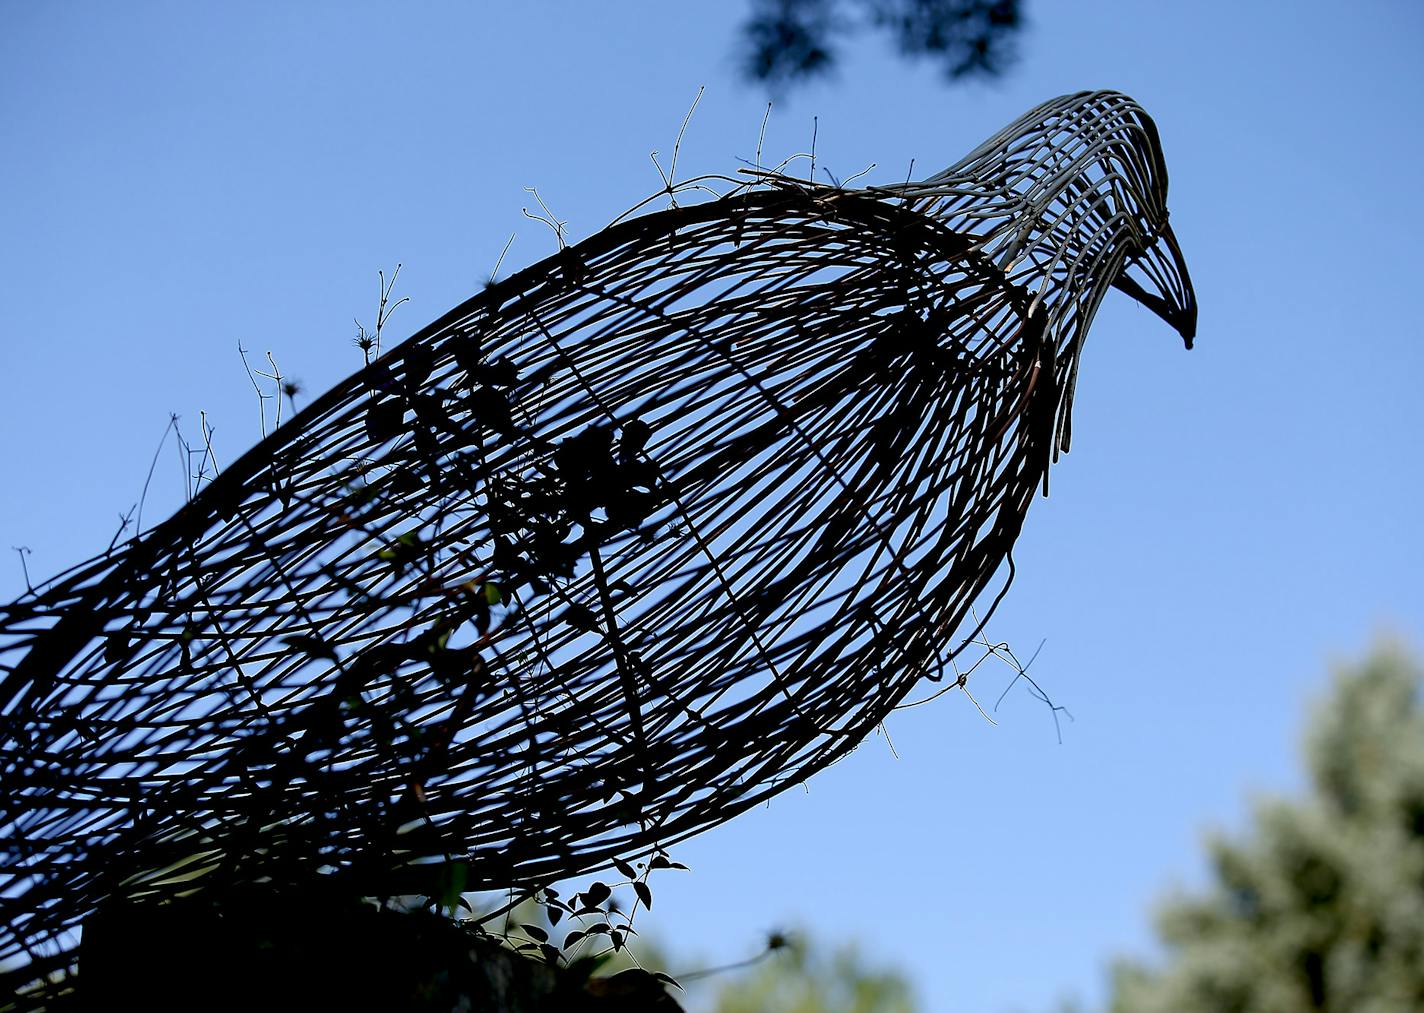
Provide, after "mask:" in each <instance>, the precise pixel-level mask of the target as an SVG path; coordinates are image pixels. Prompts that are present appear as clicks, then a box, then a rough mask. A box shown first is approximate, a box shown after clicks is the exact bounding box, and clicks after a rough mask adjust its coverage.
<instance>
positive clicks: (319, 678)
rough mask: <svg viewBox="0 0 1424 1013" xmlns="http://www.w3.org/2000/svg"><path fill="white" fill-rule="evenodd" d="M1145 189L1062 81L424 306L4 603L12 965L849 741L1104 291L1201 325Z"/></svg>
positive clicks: (613, 832)
mask: <svg viewBox="0 0 1424 1013" xmlns="http://www.w3.org/2000/svg"><path fill="white" fill-rule="evenodd" d="M1165 196H1166V173H1165V169H1164V166H1163V162H1162V156H1161V151H1160V148H1159V145H1158V141H1157V135H1156V131H1155V128H1154V127H1153V125H1152V123H1151V121H1150V120H1149V119H1148V118H1147V116H1146V115H1145V114H1144V113H1143V112H1142V111H1141V109H1139V108H1138V107H1137V106H1136V105H1135V104H1134V103H1133V102H1132V101H1131V100H1130V99H1128V98H1126V97H1124V96H1122V95H1118V94H1115V93H1110V92H1099V93H1083V94H1080V95H1075V96H1067V97H1065V98H1062V99H1058V100H1055V101H1054V102H1050V103H1047V104H1045V105H1043V106H1041V107H1039V108H1038V109H1035V110H1033V111H1032V112H1030V113H1029V114H1027V115H1026V116H1025V117H1023V118H1022V119H1021V120H1019V121H1018V122H1016V123H1014V124H1012V125H1010V126H1009V127H1007V128H1006V129H1005V130H1004V131H1002V132H1001V133H999V134H998V135H996V136H995V137H993V138H991V139H990V140H989V141H987V142H986V143H985V144H984V145H982V146H981V147H979V148H978V149H976V150H975V151H974V152H973V153H972V154H971V155H969V156H968V157H967V158H966V159H964V160H963V161H962V162H960V163H959V164H957V165H956V166H954V167H952V168H950V169H948V170H946V171H945V172H943V173H940V174H939V175H937V176H934V177H932V178H930V179H928V180H925V181H923V182H919V183H911V184H906V185H904V186H900V187H890V188H873V189H860V190H851V189H842V188H834V187H825V186H817V185H813V184H809V183H807V182H805V181H802V180H795V179H792V178H790V177H787V176H784V175H779V174H774V173H753V174H752V179H751V183H750V184H749V185H742V186H739V187H736V188H734V189H733V190H732V191H731V192H730V193H729V194H727V195H725V196H723V197H721V198H720V199H716V200H711V201H708V202H705V203H701V204H697V205H694V206H681V207H675V208H671V209H669V210H665V211H657V212H653V213H648V214H643V215H641V216H639V217H634V218H631V219H628V220H626V221H622V222H620V223H617V224H615V225H613V226H610V227H609V228H607V229H606V230H604V231H602V232H600V233H598V234H596V235H594V236H593V237H591V238H590V239H588V240H586V241H585V242H582V243H580V244H578V245H577V246H573V247H569V248H566V249H563V250H561V251H560V252H559V253H558V254H557V255H556V256H554V257H551V258H550V259H548V260H546V261H544V262H542V263H539V264H537V265H535V266H533V267H531V268H529V269H527V270H525V271H522V272H520V273H519V274H517V275H515V276H513V277H511V278H509V279H507V280H505V281H503V282H500V283H498V284H496V285H494V286H492V287H491V288H489V289H488V290H486V291H484V292H482V293H481V294H480V295H478V296H476V297H474V298H473V299H471V300H469V301H468V302H466V303H465V304H464V305H462V306H460V307H458V308H457V309H455V310H453V311H451V312H450V313H448V314H447V315H445V316H444V317H443V318H441V319H440V320H438V321H436V322H435V323H433V324H431V325H430V326H428V327H426V328H424V329H423V330H422V331H420V332H419V333H418V334H416V335H415V336H414V337H412V338H411V339H409V340H408V341H406V342H405V343H403V344H402V345H400V346H399V347H398V348H396V349H395V350H393V351H392V352H391V353H390V354H388V355H386V356H384V357H382V358H381V359H380V360H378V361H377V362H375V363H373V364H372V365H371V366H370V367H368V368H366V369H364V370H363V371H361V372H359V373H357V374H356V375H354V376H352V377H350V378H349V379H347V380H346V381H344V382H343V383H341V384H340V385H338V386H337V387H336V388H334V389H333V390H331V391H329V392H328V393H327V394H325V395H324V396H322V397H321V398H320V399H319V400H317V401H316V402H315V403H314V404H312V405H311V406H310V407H308V408H307V409H306V410H304V411H303V412H302V413H301V414H300V415H298V416H297V417H296V418H294V419H293V420H292V421H290V422H289V423H287V424H286V425H284V426H282V427H281V428H280V429H279V430H277V431H276V432H275V433H274V434H273V435H271V436H270V437H269V438H267V439H266V440H264V441H263V442H262V443H260V444H259V445H258V446H257V447H256V448H255V449H253V450H252V451H251V452H249V453H248V454H247V455H246V456H244V457H243V458H241V459H240V460H239V461H238V462H237V463H236V464H235V465H233V466H232V467H231V468H229V469H228V470H227V471H225V472H224V473H223V474H221V475H220V476H219V477H218V478H217V479H216V480H215V481H214V482H212V483H211V484H210V485H208V486H207V487H206V488H204V489H203V490H202V491H201V492H200V493H199V494H198V495H196V496H195V497H194V498H193V499H192V500H191V501H190V502H189V503H188V504H187V505H186V506H185V507H183V508H182V509H181V510H179V511H178V512H177V513H176V514H175V515H174V516H173V517H172V518H170V519H169V520H168V521H166V522H164V523H162V524H160V525H158V526H156V527H154V528H153V529H151V530H149V531H147V532H145V533H143V534H141V535H140V536H138V537H136V538H135V539H134V540H132V541H130V542H128V543H127V544H124V545H122V546H120V547H118V548H116V549H114V550H113V551H111V552H109V553H107V554H106V555H104V556H101V557H98V558H96V559H94V560H91V561H90V562H88V563H85V564H83V565H81V566H79V567H77V568H75V569H73V570H71V571H70V572H68V573H66V574H63V575H61V576H60V577H58V578H56V579H55V580H53V581H51V582H49V583H47V584H45V585H43V586H41V587H40V588H38V589H36V590H35V591H34V592H32V593H30V594H27V595H26V596H25V597H23V598H21V599H20V600H18V601H16V602H14V603H13V604H11V605H9V606H6V607H5V608H4V610H3V612H0V666H2V667H0V750H2V751H0V777H3V787H0V835H3V837H0V847H3V855H0V860H3V869H0V926H3V927H0V960H3V961H6V962H9V963H10V964H12V965H14V964H20V965H26V966H25V969H24V970H23V971H22V972H21V975H22V976H23V975H31V976H32V975H34V974H37V973H41V972H44V971H47V970H50V969H52V968H59V967H64V966H68V964H69V963H70V962H71V960H72V950H73V946H74V935H73V932H72V930H73V929H74V928H75V927H76V926H77V925H79V924H80V923H81V922H82V920H83V919H84V917H85V916H86V915H87V914H88V913H89V912H90V911H92V910H93V909H94V907H95V906H96V905H97V904H99V903H100V902H101V901H102V900H103V899H104V898H105V897H108V896H111V895H115V894H129V895H142V894H145V893H150V894H152V893H162V892H164V891H170V892H176V891H179V890H184V889H192V888H193V887H194V886H195V885H203V884H208V883H219V882H233V881H242V880H244V879H248V880H250V879H252V878H256V877H260V876H264V875H272V874H274V873H273V870H274V869H276V868H281V869H284V870H291V871H292V874H294V875H301V874H305V873H314V872H317V871H321V872H325V873H330V874H336V875H350V876H352V877H353V882H355V883H357V884H359V886H360V888H361V889H363V890H365V891H366V892H368V893H372V894H376V893H383V892H401V891H402V890H404V889H414V887H413V886H411V885H410V884H411V883H412V882H414V881H413V880H411V879H409V876H410V875H411V874H413V872H418V871H419V870H420V869H421V867H422V866H421V863H423V862H426V861H431V860H447V859H460V860H462V861H465V862H467V863H468V869H469V879H468V884H467V885H468V888H469V889H472V890H473V889H479V888H490V887H500V888H503V887H509V886H530V885H537V884H541V883H548V882H553V881H555V880H557V879H559V878H561V877H564V876H568V875H571V874H575V873H579V872H583V871H588V870H591V869H595V868H598V867H601V866H603V865H606V864H607V863H608V862H609V861H610V860H611V859H612V858H614V857H618V856H622V857H627V856H630V855H634V854H638V853H642V852H645V851H646V850H647V849H649V848H651V847H653V846H659V845H661V846H666V845H668V844H670V843H673V842H675V841H677V840H679V839H682V838H685V837H687V836H688V835H690V834H693V833H696V832H698V831H699V830H702V829H704V828H706V827H709V826H711V825H714V824H716V823H720V822H722V821H724V820H726V819H728V818H729V817H730V816H732V815H734V814H736V813H738V812H740V811H742V810H744V809H746V808H748V807H749V806H751V805H753V804H755V803H756V802H757V801H759V800H761V799H764V798H766V797H768V796H770V795H771V794H773V793H775V792H777V791H779V790H781V789H782V788H784V787H786V786H787V785H789V784H791V783H793V782H796V781H799V780H801V779H804V778H805V777H806V776H808V775H809V774H810V773H812V772H813V771H815V770H817V769H819V768H821V767H824V766H825V765H826V764H828V763H830V762H832V761H833V760H835V759H836V758H838V757H840V756H842V755H843V754H845V753H846V752H847V751H848V750H850V749H851V748H853V747H854V746H855V745H856V743H857V742H859V741H860V740H861V739H862V738H863V737H864V736H865V735H866V734H867V732H869V731H870V730H872V729H873V728H874V727H875V725H876V724H877V723H878V722H880V721H881V720H882V719H883V718H884V717H885V716H886V714H887V713H888V712H889V711H890V710H891V709H892V708H893V707H894V706H895V705H896V704H897V703H899V702H900V701H901V700H903V699H904V697H905V695H906V694H907V693H908V692H909V691H910V689H911V688H912V687H914V686H915V685H916V684H917V683H920V682H921V681H922V680H943V679H945V678H946V672H947V671H949V665H950V660H951V658H952V657H953V656H954V654H955V653H956V651H957V650H958V649H960V647H961V645H962V643H963V641H964V640H965V639H966V633H967V632H969V631H966V630H965V629H962V628H961V626H962V625H964V621H965V618H966V616H967V615H968V614H969V609H970V606H971V605H972V604H974V603H975V602H976V601H980V602H981V605H984V606H988V607H990V609H991V606H992V604H993V602H994V601H996V600H997V598H996V597H995V596H996V595H997V594H998V593H1000V589H1001V587H1002V586H1004V585H1005V584H1006V579H1007V571H1008V569H1009V568H1008V567H1006V566H1005V561H1006V559H1007V557H1008V554H1009V551H1010V549H1011V548H1012V546H1013V543H1014V539H1015V537H1016V536H1017V535H1018V533H1019V530H1020V526H1021V524H1022V522H1023V518H1024V515H1025V512H1026V510H1027V509H1028V506H1029V503H1030V501H1031V500H1032V499H1033V497H1034V495H1035V493H1036V491H1037V490H1039V489H1040V488H1044V489H1046V481H1047V471H1048V467H1049V464H1050V462H1051V460H1052V459H1053V458H1054V457H1055V456H1056V454H1057V452H1058V451H1059V450H1060V449H1066V448H1067V446H1068V440H1069V415H1070V408H1071V403H1072V393H1073V385H1074V379H1075V371H1076V368H1077V362H1078V355H1079V350H1080V348H1081V345H1082V341H1083V338H1084V336H1085V333H1086V330H1087V327H1088V323H1089V321H1090V319H1091V317H1092V315H1093V312H1094V310H1095V309H1096V307H1097V305H1098V303H1099V301H1100V300H1101V299H1102V297H1103V295H1104V294H1105V292H1106V291H1107V289H1108V288H1109V287H1110V286H1112V285H1114V284H1116V285H1117V286H1118V287H1120V288H1124V289H1126V290H1127V291H1129V292H1130V293H1132V294H1133V295H1135V296H1137V297H1138V298H1139V299H1141V300H1142V301H1144V302H1145V303H1147V304H1148V305H1150V306H1152V308H1154V309H1155V310H1156V311H1157V312H1158V313H1159V314H1160V315H1162V316H1163V317H1164V318H1165V319H1167V320H1168V321H1169V322H1170V323H1172V324H1173V325H1174V326H1176V327H1177V328H1178V329H1179V330H1180V331H1181V332H1182V334H1183V336H1184V337H1186V338H1187V339H1188V340H1189V341H1190V337H1191V335H1192V333H1193V330H1194V326H1195V305H1194V303H1193V300H1192V295H1191V290H1190V285H1189V282H1188V280H1187V277H1186V274H1185V271H1184V270H1183V269H1182V266H1181V259H1180V255H1179V254H1178V252H1177V250H1176V246H1175V241H1174V240H1173V238H1172V236H1171V232H1170V230H1169V229H1168V227H1167V216H1166V208H1165ZM996 582H997V583H996ZM979 614H980V615H986V614H987V613H986V612H980V613H979ZM956 631H957V632H956Z"/></svg>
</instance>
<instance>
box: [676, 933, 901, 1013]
mask: <svg viewBox="0 0 1424 1013" xmlns="http://www.w3.org/2000/svg"><path fill="white" fill-rule="evenodd" d="M773 939H780V937H773ZM772 949H773V952H772V953H770V954H769V956H768V958H767V959H766V960H764V961H761V962H760V963H758V964H757V965H756V967H755V969H753V970H751V971H749V972H747V973H744V974H742V975H741V976H739V977H736V978H733V979H731V980H729V981H726V982H725V983H723V984H721V985H720V986H719V987H718V988H717V991H716V993H715V997H714V998H713V1000H712V1003H711V1006H710V1009H711V1010H712V1011H714V1013H766V1011H768V1010H776V1011H778V1013H913V1011H914V1009H915V1003H914V995H913V992H912V990H911V988H910V983H909V981H908V980H907V979H906V978H905V977H904V976H903V975H902V974H901V973H900V972H899V971H896V970H893V969H890V968H885V967H877V966H875V965H873V964H871V963H870V962H869V961H867V960H866V958H865V957H864V956H862V955H861V953H860V951H859V949H858V948H857V947H856V945H855V944H854V943H846V944H843V945H841V946H838V947H836V948H835V949H833V950H826V949H823V948H819V947H817V946H816V944H815V943H814V942H812V941H810V940H809V939H807V938H806V937H805V936H803V935H796V936H792V937H789V938H786V939H784V940H781V941H780V942H779V944H778V943H775V942H774V943H773V946H772ZM697 1008H701V1007H697Z"/></svg>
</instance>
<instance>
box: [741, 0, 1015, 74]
mask: <svg viewBox="0 0 1424 1013" xmlns="http://www.w3.org/2000/svg"><path fill="white" fill-rule="evenodd" d="M1022 7H1023V4H1022V2H1021V0H752V10H751V15H750V16H749V17H748V18H747V20H746V22H745V23H744V24H743V25H742V41H743V47H744V48H743V53H742V60H743V66H744V68H745V70H746V73H747V76H748V77H750V78H752V79H753V80H757V81H763V82H766V83H767V84H769V85H771V86H772V87H774V88H778V89H784V88H786V87H787V86H789V85H792V84H796V83H798V82H800V81H803V80H807V79H809V78H813V77H817V76H820V75H823V74H825V73H827V72H828V71H829V70H830V69H831V68H832V67H833V66H834V65H835V61H836V57H837V53H838V50H837V45H838V42H839V41H840V40H841V39H842V38H844V37H845V36H847V35H853V34H855V33H857V32H859V31H861V30H863V29H866V28H869V29H872V30H876V31H884V32H888V33H889V34H890V36H891V37H892V38H893V39H894V41H895V45H896V47H897V48H898V49H899V51H900V53H901V54H902V55H904V56H905V57H907V58H911V59H929V60H932V61H934V62H935V63H938V64H939V65H940V66H941V67H942V68H943V70H944V72H945V75H946V76H947V77H948V78H950V79H951V80H957V79H960V78H966V77H994V76H997V75H998V74H1000V73H1002V72H1003V71H1004V69H1005V68H1006V67H1008V65H1009V64H1011V63H1012V62H1013V60H1014V44H1015V41H1016V39H1017V37H1018V33H1019V30H1020V29H1021V28H1022V27H1023V14H1022Z"/></svg>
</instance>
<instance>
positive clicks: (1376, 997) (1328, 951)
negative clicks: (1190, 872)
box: [1111, 648, 1424, 1013]
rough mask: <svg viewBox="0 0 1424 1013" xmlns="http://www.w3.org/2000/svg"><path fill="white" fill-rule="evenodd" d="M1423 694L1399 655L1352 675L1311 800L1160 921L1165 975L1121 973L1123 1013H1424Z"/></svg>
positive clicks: (1313, 748)
mask: <svg viewBox="0 0 1424 1013" xmlns="http://www.w3.org/2000/svg"><path fill="white" fill-rule="evenodd" d="M1421 682H1424V671H1421V669H1420V666H1419V664H1418V662H1416V661H1414V660H1411V659H1410V658H1408V657H1407V656H1406V655H1405V654H1404V653H1403V652H1402V651H1400V650H1398V649H1397V648H1382V649H1380V650H1378V651H1377V652H1376V653H1375V654H1374V655H1373V656H1372V657H1370V658H1369V659H1368V660H1366V661H1365V663H1364V664H1362V665H1360V666H1359V667H1358V668H1354V669H1349V670H1345V671H1341V672H1340V673H1338V674H1337V676H1336V680H1335V685H1334V687H1333V690H1332V692H1331V693H1330V695H1329V696H1328V697H1327V698H1326V699H1325V700H1323V701H1322V702H1321V704H1320V705H1319V707H1318V708H1317V710H1316V712H1315V714H1314V716H1313V720H1312V721H1311V724H1310V727H1309V730H1308V734H1307V736H1306V760H1307V766H1308V770H1309V773H1310V791H1309V794H1308V795H1307V797H1306V798H1304V799H1301V800H1299V801H1287V800H1283V799H1272V800H1268V801H1264V802H1262V803H1260V804H1258V806H1257V807H1256V813H1255V821H1254V826H1253V828H1252V829H1251V830H1250V832H1249V833H1248V834H1247V835H1245V836H1244V837H1242V838H1241V839H1236V840H1233V839H1230V838H1227V837H1225V836H1216V837H1214V838H1213V839H1212V840H1211V841H1210V842H1209V850H1210V859H1211V866H1212V871H1213V874H1214V882H1213V884H1212V885H1211V887H1210V888H1209V889H1208V891H1207V892H1205V893H1203V894H1199V895H1184V896H1178V897H1174V898H1172V899H1170V900H1168V901H1167V902H1166V903H1165V904H1163V905H1162V907H1161V909H1160V910H1159V912H1158V916H1157V930H1158V933H1159V934H1160V936H1161V937H1162V940H1163V942H1164V943H1165V944H1166V948H1167V952H1168V957H1167V961H1166V963H1165V966H1163V967H1161V968H1152V967H1148V966H1145V965H1143V964H1141V963H1138V962H1135V961H1122V962H1120V963H1119V964H1118V965H1117V966H1116V967H1115V968H1114V972H1113V995H1112V1006H1111V1008H1112V1010H1114V1011H1115V1013H1154V1011H1159V1010H1160V1011H1172V1013H1195V1011H1202V1013H1207V1011H1210V1013H1230V1011H1241V1013H1254V1011H1263V1013H1264V1011H1281V1010H1308V1009H1324V1010H1348V1011H1351V1013H1393V1011H1396V1010H1397V1011H1405V1010H1418V1009H1424V708H1422V707H1421V701H1420V693H1421Z"/></svg>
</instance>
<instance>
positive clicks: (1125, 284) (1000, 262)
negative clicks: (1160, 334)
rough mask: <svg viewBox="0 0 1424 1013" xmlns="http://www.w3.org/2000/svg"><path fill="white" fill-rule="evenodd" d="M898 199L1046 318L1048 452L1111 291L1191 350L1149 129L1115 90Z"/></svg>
mask: <svg viewBox="0 0 1424 1013" xmlns="http://www.w3.org/2000/svg"><path fill="white" fill-rule="evenodd" d="M900 190H901V192H903V193H905V194H907V195H914V196H915V197H917V198H918V199H919V201H920V202H921V203H920V207H921V208H922V209H923V210H924V211H926V212H927V213H930V214H933V215H935V216H936V217H938V218H939V219H940V220H942V221H943V222H944V223H945V224H946V226H947V227H949V228H950V229H952V230H954V231H956V232H959V233H962V234H971V235H974V236H976V237H977V238H978V244H979V249H980V250H981V251H983V252H984V253H985V254H986V255H987V256H989V257H990V258H992V260H993V261H994V263H995V264H996V265H997V267H998V268H999V269H1000V270H1001V271H1003V273H1004V276H1005V278H1006V280H1007V281H1008V283H1009V284H1011V285H1016V286H1019V287H1021V288H1022V290H1023V291H1025V292H1027V293H1029V294H1031V297H1032V299H1033V302H1034V304H1035V305H1036V306H1039V307H1041V308H1042V311H1043V313H1044V315H1045V318H1046V326H1045V333H1044V339H1045V340H1047V341H1049V342H1051V343H1052V344H1053V346H1054V349H1055V356H1056V359H1057V365H1058V369H1057V373H1058V375H1059V390H1060V395H1061V400H1060V404H1059V417H1058V422H1057V427H1056V431H1057V439H1056V440H1055V443H1054V447H1053V452H1054V454H1055V455H1056V454H1057V452H1058V451H1066V450H1067V449H1068V447H1069V442H1070V440H1071V412H1070V409H1071V406H1072V399H1073V388H1074V384H1075V382H1076V378H1077V362H1078V357H1079V354H1080V353H1081V350H1082V346H1083V342H1084V340H1085V339H1086V337H1087V333H1088V327H1089V325H1090V324H1091V323H1092V319H1093V316H1094V314H1095V313H1096V311H1097V308H1098V305H1099V304H1100V303H1101V302H1102V300H1103V298H1104V297H1105V296H1106V295H1107V293H1108V291H1109V290H1110V289H1113V288H1116V289H1118V290H1119V291H1121V292H1124V293H1126V294H1127V295H1129V296H1131V297H1132V298H1134V299H1136V300H1137V301H1138V302H1139V303H1141V304H1142V305H1144V306H1146V307H1147V308H1148V309H1149V310H1151V311H1152V312H1153V313H1155V314H1156V315H1157V316H1158V317H1160V318H1161V319H1162V320H1163V321H1165V322H1166V323H1167V324H1168V325H1170V326H1171V327H1172V328H1173V329H1174V330H1176V331H1177V333H1178V334H1179V335H1180V336H1181V338H1182V340H1183V341H1184V343H1185V344H1186V347H1187V348H1191V347H1192V342H1193V340H1194V339H1195V337H1196V329H1197V305H1196V295H1195V293H1194V291H1193V289H1192V284H1191V278H1190V276H1189V275H1188V273H1187V267H1186V263H1185V260H1184V259H1183V256H1182V252H1181V248H1180V247H1179V246H1178V244H1177V238H1176V236H1175V234H1174V233H1173V232H1172V228H1171V225H1170V223H1169V214H1168V210H1167V163H1166V159H1165V157H1164V156H1163V153H1162V143H1161V139H1160V137H1159V136H1158V132H1157V125H1156V124H1155V123H1154V122H1153V120H1152V118H1151V117H1150V116H1148V115H1147V113H1146V112H1145V111H1144V110H1143V109H1142V107H1141V106H1139V105H1138V104H1137V103H1136V102H1135V101H1134V100H1132V99H1131V98H1129V97H1128V96H1126V95H1123V94H1121V93H1119V92H1112V91H1096V92H1091V91H1089V92H1079V93H1077V94H1074V95H1064V96H1062V97H1060V98H1056V99H1052V100H1050V101H1048V102H1045V103H1043V104H1042V105H1039V106H1037V107H1035V108H1034V109H1031V110H1029V111H1028V112H1026V113H1024V115H1023V116H1021V117H1019V118H1018V119H1017V120H1015V121H1014V122H1012V123H1010V124H1008V125H1007V126H1005V127H1004V128H1003V129H1002V130H1000V131H999V132H997V133H996V134H994V135H993V136H992V137H990V138H988V139H987V140H985V141H984V142H983V143H982V144H980V145H979V146H978V147H977V148H975V149H974V150H973V151H971V152H970V153H969V154H968V155H966V156H965V157H964V158H962V159H960V160H959V161H958V162H956V163H955V164H953V165H951V166H950V167H949V168H947V169H945V170H944V171H942V172H940V173H937V174H935V175H934V176H931V177H929V178H928V179H925V180H923V181H922V182H919V183H911V184H908V185H906V186H904V187H902V188H900Z"/></svg>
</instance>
